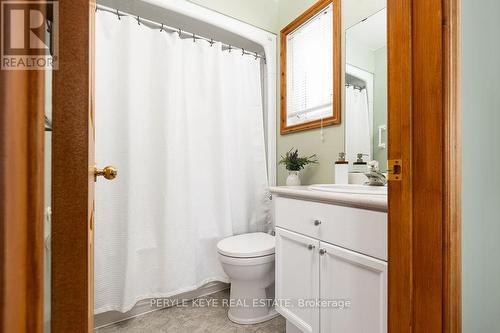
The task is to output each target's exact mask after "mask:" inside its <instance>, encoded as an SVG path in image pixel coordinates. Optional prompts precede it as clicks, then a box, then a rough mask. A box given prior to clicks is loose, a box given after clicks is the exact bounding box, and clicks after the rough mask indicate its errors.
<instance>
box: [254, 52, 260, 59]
mask: <svg viewBox="0 0 500 333" xmlns="http://www.w3.org/2000/svg"><path fill="white" fill-rule="evenodd" d="M258 57H259V56H258V55H257V52H255V60H257V58H258Z"/></svg>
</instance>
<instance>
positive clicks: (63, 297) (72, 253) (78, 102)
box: [51, 0, 95, 333]
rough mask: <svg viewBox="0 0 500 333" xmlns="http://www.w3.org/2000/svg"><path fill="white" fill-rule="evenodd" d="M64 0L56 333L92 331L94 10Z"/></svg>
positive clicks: (56, 112) (58, 81) (58, 96)
mask: <svg viewBox="0 0 500 333" xmlns="http://www.w3.org/2000/svg"><path fill="white" fill-rule="evenodd" d="M94 6H95V4H94V3H93V1H89V0H72V1H60V2H59V15H60V20H59V21H60V26H59V69H58V70H57V71H54V82H53V122H52V124H53V134H52V135H53V137H52V212H53V214H52V297H51V299H52V302H51V303H52V323H51V329H52V332H53V333H68V332H72V333H80V332H81V333H83V332H91V331H93V318H94V306H93V305H94V304H93V302H94V300H93V292H94V290H93V280H94V277H93V222H94V216H93V212H94V126H93V123H94V68H93V63H94V61H93V60H94V41H93V35H94V31H93V29H94V13H95V7H94Z"/></svg>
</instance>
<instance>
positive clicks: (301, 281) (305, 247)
mask: <svg viewBox="0 0 500 333" xmlns="http://www.w3.org/2000/svg"><path fill="white" fill-rule="evenodd" d="M275 251H276V252H275V253H276V255H275V267H276V274H275V281H279V283H276V285H275V295H276V299H277V300H282V301H283V303H285V302H288V301H289V302H290V304H279V305H278V306H277V308H279V310H278V311H279V312H280V313H281V314H282V315H283V316H284V317H285V318H287V319H288V320H290V321H291V322H292V323H293V324H294V325H295V326H297V327H299V328H300V329H301V330H302V332H307V333H312V332H319V309H318V308H315V307H303V306H301V304H299V303H298V300H310V299H318V298H319V297H320V294H319V282H320V278H319V261H320V258H319V255H318V251H319V241H318V240H316V239H314V238H310V237H306V236H303V235H300V234H297V233H294V232H291V231H287V230H284V229H281V228H277V229H276V250H275Z"/></svg>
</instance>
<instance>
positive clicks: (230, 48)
mask: <svg viewBox="0 0 500 333" xmlns="http://www.w3.org/2000/svg"><path fill="white" fill-rule="evenodd" d="M231 50H232V47H231V45H229V53H231Z"/></svg>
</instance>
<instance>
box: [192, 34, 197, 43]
mask: <svg viewBox="0 0 500 333" xmlns="http://www.w3.org/2000/svg"><path fill="white" fill-rule="evenodd" d="M194 42H196V35H195V34H193V43H194Z"/></svg>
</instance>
